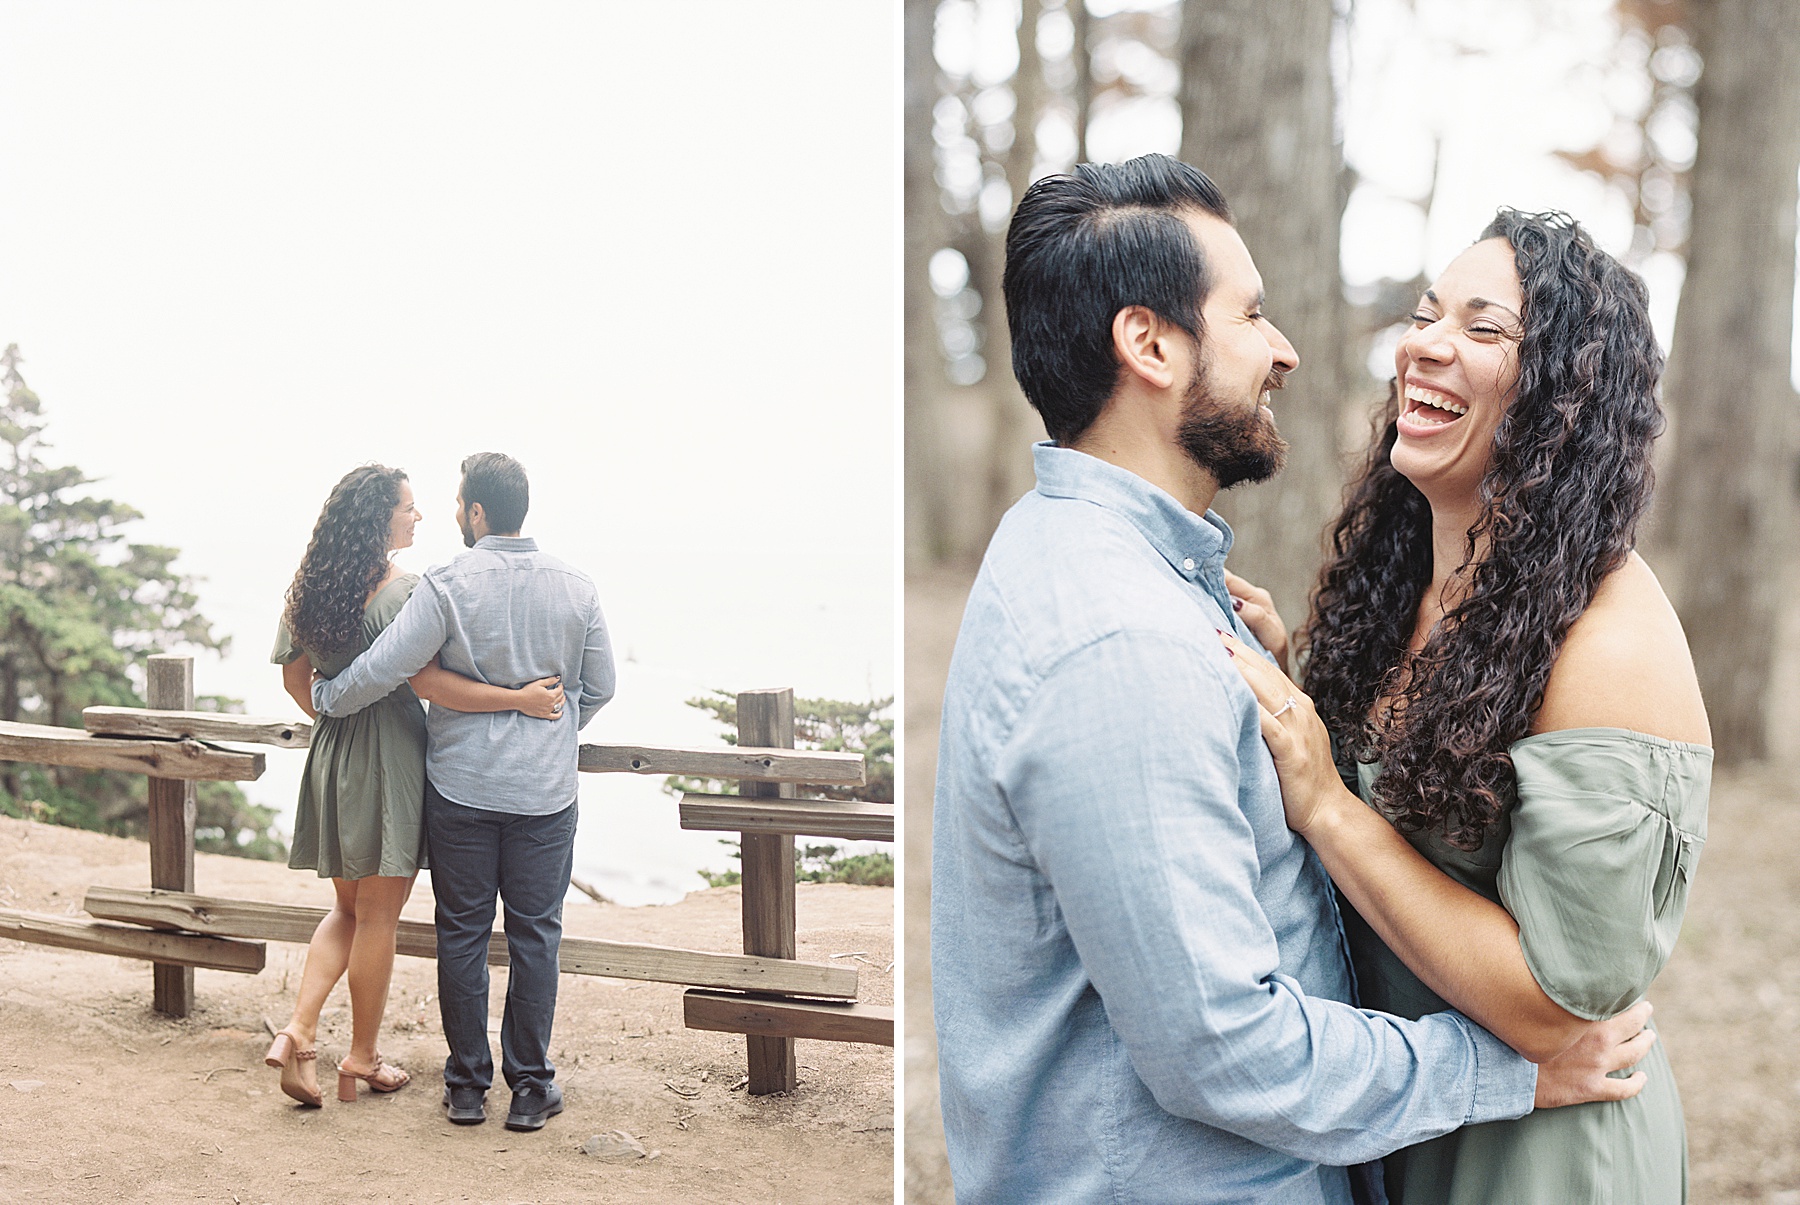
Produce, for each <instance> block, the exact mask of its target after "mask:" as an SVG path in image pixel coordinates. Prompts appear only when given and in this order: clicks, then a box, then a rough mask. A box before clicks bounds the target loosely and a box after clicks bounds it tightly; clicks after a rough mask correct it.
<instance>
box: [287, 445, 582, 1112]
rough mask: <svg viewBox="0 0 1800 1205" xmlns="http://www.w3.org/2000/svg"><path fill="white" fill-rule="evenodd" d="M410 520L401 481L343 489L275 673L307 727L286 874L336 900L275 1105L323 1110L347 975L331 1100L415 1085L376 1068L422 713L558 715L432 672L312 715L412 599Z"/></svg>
mask: <svg viewBox="0 0 1800 1205" xmlns="http://www.w3.org/2000/svg"><path fill="white" fill-rule="evenodd" d="M419 519H420V514H419V511H418V508H417V507H416V506H414V504H413V494H412V486H411V485H410V484H409V483H408V482H407V479H406V474H405V473H402V472H400V471H399V470H398V469H390V468H384V467H382V466H380V465H364V466H363V467H361V468H358V469H353V470H351V471H350V472H349V473H348V474H346V475H345V476H344V478H343V480H341V481H339V482H338V483H337V485H336V487H335V488H333V490H332V491H331V497H330V498H328V499H327V500H326V502H325V508H324V509H323V510H322V511H321V512H320V513H319V521H318V523H317V525H316V526H315V527H314V528H313V535H312V542H311V543H310V544H309V545H308V546H307V549H306V555H305V557H304V558H302V560H301V562H300V569H299V572H298V573H296V574H295V575H294V583H293V585H292V587H290V588H289V590H288V598H287V607H286V609H285V611H284V612H283V614H282V622H281V630H280V633H279V634H278V636H277V637H276V642H275V652H274V655H273V657H272V658H271V660H273V661H274V662H275V663H276V664H278V665H280V666H281V667H282V683H283V685H284V686H285V687H286V688H287V692H288V694H289V695H291V696H293V699H294V702H295V703H297V704H299V705H300V708H301V710H303V711H305V712H306V714H307V715H308V716H311V717H313V734H312V744H311V747H310V748H309V749H308V751H307V757H306V769H305V772H304V774H303V775H302V777H301V781H300V800H299V805H298V807H297V809H296V811H295V816H294V842H293V846H292V852H291V854H290V856H289V859H288V865H289V866H292V867H294V868H295V869H307V870H314V871H316V872H317V873H318V874H319V876H320V877H321V878H330V879H331V881H332V886H333V888H334V890H335V893H336V900H335V905H334V907H333V908H332V909H331V911H330V912H329V913H327V914H326V916H325V919H324V920H322V921H320V922H319V927H318V929H317V930H316V931H315V932H314V933H313V938H312V944H311V945H310V946H309V947H308V948H307V952H306V969H305V970H304V972H303V973H302V974H301V977H300V991H299V994H298V997H297V998H296V1000H295V1002H294V1014H293V1019H292V1020H290V1021H289V1022H288V1024H287V1026H286V1028H284V1029H282V1030H281V1031H280V1032H279V1033H277V1034H276V1035H275V1040H274V1042H273V1043H272V1044H271V1045H270V1046H269V1053H268V1055H267V1057H266V1059H265V1061H266V1062H267V1063H268V1064H269V1065H270V1066H271V1067H279V1068H281V1089H282V1091H283V1092H285V1093H287V1094H288V1095H289V1096H291V1097H293V1098H294V1099H295V1100H297V1101H300V1102H301V1103H302V1104H307V1105H319V1104H322V1103H324V1098H323V1096H322V1095H321V1094H320V1092H319V1087H318V1079H317V1070H316V1068H317V1049H316V1045H315V1042H316V1035H317V1030H318V1024H319V1010H320V1009H321V1008H323V1007H324V1004H325V998H326V996H327V995H329V994H330V992H331V989H332V988H333V987H335V986H336V985H337V981H338V980H339V979H340V978H341V977H343V975H344V974H345V972H346V971H348V973H349V977H350V1011H351V1039H350V1050H349V1052H348V1053H346V1054H345V1055H344V1057H343V1058H342V1059H341V1060H340V1061H339V1063H338V1098H339V1099H340V1100H354V1099H355V1097H356V1085H357V1083H358V1082H359V1081H360V1082H364V1083H367V1084H368V1085H369V1086H370V1087H371V1088H372V1089H374V1090H375V1091H378V1092H392V1091H394V1090H395V1089H397V1088H400V1087H403V1086H404V1085H405V1084H406V1082H407V1080H408V1078H409V1077H408V1075H407V1073H406V1072H405V1071H403V1070H401V1069H400V1068H398V1067H395V1066H393V1065H391V1064H388V1063H385V1062H383V1061H382V1058H381V1055H380V1054H379V1053H378V1052H377V1050H376V1036H377V1034H378V1033H379V1032H380V1029H381V1018H382V1014H383V1013H384V1012H385V1011H386V1009H387V994H388V983H389V980H390V978H391V976H392V974H393V968H394V936H395V932H396V929H397V927H398V924H399V920H400V909H401V908H402V907H403V906H404V905H405V903H406V899H407V896H408V895H410V894H411V892H412V885H413V878H414V876H415V875H416V874H417V873H418V871H419V869H420V868H421V867H423V866H424V865H425V840H424V837H425V833H424V805H425V712H424V708H423V707H421V706H420V703H419V700H420V699H425V700H428V701H429V702H430V703H431V704H432V706H434V707H451V708H454V709H455V710H457V711H522V712H525V713H527V714H529V715H534V716H537V717H539V718H540V719H553V718H556V717H557V716H559V715H560V714H561V710H562V687H561V684H560V683H559V682H558V681H557V680H556V679H554V678H545V679H542V680H540V681H537V682H533V683H530V684H529V685H526V686H523V687H520V688H519V689H517V690H508V689H505V688H503V687H498V686H490V685H487V684H486V683H482V682H475V681H472V680H471V679H468V678H464V677H462V676H461V675H458V674H453V673H451V672H449V671H448V670H445V669H443V668H441V667H440V666H437V665H435V664H433V665H430V666H427V667H426V668H425V669H424V670H421V671H420V672H419V673H418V674H416V675H414V677H413V678H412V680H411V684H410V685H402V686H401V687H400V688H399V689H398V690H395V691H394V692H393V693H392V694H390V695H388V697H387V698H385V699H382V700H380V701H379V702H377V703H375V704H373V705H371V706H369V707H367V708H364V709H363V710H362V711H359V712H357V713H356V714H355V715H349V716H342V717H334V716H321V715H318V714H317V713H316V712H314V710H313V706H312V679H313V674H314V672H315V671H316V672H318V673H320V674H323V675H325V676H326V677H334V676H336V675H337V674H338V673H340V672H342V671H343V670H344V669H345V668H346V667H347V666H348V665H349V664H350V663H351V662H352V661H354V660H355V659H356V657H357V655H358V654H359V653H362V652H363V651H364V650H366V649H367V648H368V647H369V645H370V644H371V643H373V642H374V640H375V637H376V636H378V635H379V634H380V633H381V631H382V629H383V628H385V627H387V625H388V624H389V623H391V622H392V621H393V619H394V616H396V615H397V614H399V612H400V608H401V606H402V605H403V604H404V603H405V602H406V600H407V598H408V597H409V596H410V595H411V594H412V589H413V586H414V585H415V584H417V582H418V580H419V579H418V577H417V576H416V575H414V574H410V573H402V572H401V571H400V569H399V567H398V566H396V565H394V564H393V563H392V561H391V560H390V556H391V554H392V553H394V552H397V551H399V550H400V549H402V548H408V547H411V545H412V542H413V528H414V527H415V526H416V525H417V524H418V522H419Z"/></svg>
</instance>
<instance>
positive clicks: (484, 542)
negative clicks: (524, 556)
mask: <svg viewBox="0 0 1800 1205" xmlns="http://www.w3.org/2000/svg"><path fill="white" fill-rule="evenodd" d="M475 547H477V548H489V549H492V550H493V551H495V552H536V551H537V541H536V540H534V539H532V538H531V537H530V536H482V537H481V538H480V539H479V540H476V541H475Z"/></svg>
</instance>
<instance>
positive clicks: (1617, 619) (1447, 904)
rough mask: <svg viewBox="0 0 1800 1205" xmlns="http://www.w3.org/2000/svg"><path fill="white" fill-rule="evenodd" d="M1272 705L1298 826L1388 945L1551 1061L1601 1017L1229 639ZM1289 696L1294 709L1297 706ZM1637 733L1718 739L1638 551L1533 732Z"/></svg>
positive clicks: (1587, 617) (1505, 1034)
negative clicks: (1369, 796) (1374, 800)
mask: <svg viewBox="0 0 1800 1205" xmlns="http://www.w3.org/2000/svg"><path fill="white" fill-rule="evenodd" d="M1221 636H1222V638H1223V639H1224V640H1225V641H1226V647H1227V649H1228V651H1230V652H1232V654H1233V657H1234V663H1235V664H1236V665H1237V666H1238V668H1239V670H1240V672H1241V673H1242V674H1243V676H1244V678H1245V680H1246V681H1247V682H1249V684H1250V686H1251V689H1252V690H1254V691H1255V692H1256V696H1257V700H1258V702H1259V703H1260V704H1261V705H1262V712H1263V714H1262V730H1263V737H1264V739H1265V741H1266V742H1267V743H1268V745H1269V750H1270V753H1271V754H1272V755H1273V756H1274V758H1275V763H1276V768H1277V770H1278V771H1279V773H1280V776H1281V784H1282V802H1283V806H1284V807H1285V808H1286V809H1287V813H1288V825H1289V827H1291V828H1293V829H1294V830H1295V831H1296V832H1298V833H1300V834H1301V835H1302V836H1303V837H1305V838H1306V840H1307V842H1308V843H1309V844H1310V845H1312V847H1313V848H1314V850H1316V851H1317V853H1318V855H1319V860H1320V861H1321V862H1322V863H1323V864H1324V866H1325V869H1326V871H1327V872H1328V873H1329V874H1330V875H1331V877H1332V880H1333V881H1334V882H1335V883H1336V884H1337V886H1338V888H1339V889H1340V890H1341V891H1343V893H1344V895H1345V897H1346V898H1347V899H1349V901H1350V902H1351V903H1352V904H1353V905H1354V906H1355V907H1356V910H1357V911H1358V912H1360V913H1361V914H1362V915H1363V917H1364V919H1366V920H1367V921H1368V922H1369V924H1370V926H1371V927H1373V928H1374V930H1375V931H1376V933H1377V934H1378V935H1379V936H1380V937H1381V939H1382V940H1383V941H1384V942H1386V943H1387V945H1388V947H1389V948H1390V949H1392V950H1393V951H1394V953H1395V954H1397V955H1398V956H1399V957H1400V959H1401V961H1402V962H1404V963H1406V965H1407V966H1408V967H1410V968H1411V969H1412V970H1413V972H1414V973H1415V974H1417V975H1418V976H1419V978H1420V980H1421V981H1423V982H1424V983H1425V985H1426V986H1428V987H1430V988H1431V989H1432V990H1433V991H1435V992H1436V993H1437V994H1438V995H1439V996H1442V997H1443V998H1444V999H1445V1000H1447V1001H1449V1002H1450V1004H1452V1005H1453V1006H1454V1007H1456V1008H1457V1009H1459V1010H1460V1011H1461V1012H1463V1013H1464V1014H1465V1015H1467V1016H1469V1017H1471V1018H1473V1019H1474V1020H1475V1021H1477V1022H1479V1023H1480V1024H1481V1025H1483V1026H1484V1027H1485V1028H1487V1029H1488V1030H1489V1031H1490V1032H1492V1033H1493V1034H1494V1035H1495V1036H1497V1037H1499V1038H1500V1039H1501V1040H1502V1041H1504V1042H1505V1043H1506V1044H1507V1045H1509V1046H1511V1047H1512V1048H1513V1049H1514V1050H1517V1051H1518V1052H1519V1053H1521V1054H1523V1055H1524V1056H1525V1057H1527V1058H1529V1059H1531V1060H1532V1061H1534V1062H1540V1063H1541V1062H1545V1061H1548V1060H1550V1059H1554V1058H1555V1057H1557V1055H1559V1054H1561V1053H1562V1052H1563V1051H1565V1050H1568V1049H1569V1048H1570V1047H1571V1046H1572V1045H1574V1043H1575V1042H1576V1041H1577V1040H1578V1039H1580V1038H1581V1037H1582V1035H1583V1034H1584V1033H1585V1032H1586V1031H1587V1030H1588V1028H1589V1026H1590V1022H1587V1021H1585V1020H1583V1019H1582V1018H1580V1017H1577V1016H1575V1015H1574V1014H1573V1013H1570V1012H1569V1011H1568V1010H1566V1009H1564V1008H1563V1007H1562V1006H1561V1005H1559V1004H1557V1003H1556V1002H1555V1001H1554V1000H1552V999H1551V998H1550V997H1549V996H1548V995H1547V994H1546V993H1545V991H1544V989H1543V987H1542V986H1541V985H1540V984H1539V983H1538V981H1537V979H1536V977H1535V976H1533V975H1532V973H1531V969H1530V967H1529V966H1528V965H1527V964H1526V962H1525V955H1524V951H1523V949H1522V948H1521V946H1520V944H1519V926H1518V923H1517V922H1516V921H1515V920H1514V919H1513V917H1512V915H1511V914H1510V913H1509V912H1507V911H1506V909H1505V908H1503V907H1501V906H1500V905H1499V904H1496V903H1493V902H1491V901H1489V900H1488V899H1486V898H1485V897H1483V896H1481V895H1478V894H1477V893H1475V892H1473V891H1471V890H1469V889H1468V888H1466V887H1463V886H1462V885H1461V884H1459V883H1457V882H1456V881H1455V880H1453V879H1451V878H1450V877H1449V876H1448V875H1445V874H1444V873H1443V872H1442V871H1440V870H1438V869H1437V867H1435V866H1433V865H1432V864H1431V863H1430V862H1429V861H1427V860H1426V859H1425V857H1424V856H1423V855H1421V854H1420V853H1419V852H1418V851H1417V850H1415V849H1414V848H1413V847H1412V846H1411V845H1410V844H1409V843H1408V842H1407V841H1406V839H1405V838H1404V837H1402V836H1401V835H1400V833H1399V832H1397V831H1396V830H1395V829H1394V827H1393V826H1392V825H1390V824H1389V823H1387V821H1385V820H1384V819H1382V818H1381V817H1380V816H1379V815H1377V814H1376V813H1375V812H1374V811H1373V810H1372V809H1370V808H1369V807H1367V806H1365V805H1364V804H1363V803H1362V801H1361V800H1360V799H1358V798H1357V797H1356V796H1355V795H1353V794H1351V793H1350V791H1349V790H1347V789H1346V788H1345V787H1344V784H1343V781H1342V779H1340V778H1339V777H1338V773H1337V767H1336V766H1335V765H1333V764H1332V760H1331V751H1330V738H1329V736H1327V734H1326V732H1325V726H1324V724H1323V723H1322V722H1321V721H1320V720H1319V719H1318V716H1317V714H1316V713H1315V712H1314V710H1313V706H1312V702H1311V700H1310V699H1308V698H1307V697H1306V696H1305V695H1304V694H1303V693H1301V691H1300V689H1299V688H1298V687H1296V686H1294V685H1293V683H1292V682H1290V681H1289V680H1288V678H1287V677H1286V675H1285V674H1282V673H1281V672H1279V671H1278V670H1276V669H1275V668H1274V667H1272V666H1270V665H1269V664H1268V662H1266V661H1264V660H1263V659H1262V658H1260V657H1257V656H1256V655H1255V654H1254V653H1252V652H1251V651H1250V650H1249V649H1248V648H1246V647H1245V646H1244V645H1242V644H1241V643H1238V642H1237V641H1235V640H1233V639H1232V638H1231V637H1230V636H1228V635H1225V634H1223V633H1221ZM1289 699H1293V700H1295V705H1294V706H1293V707H1291V708H1287V709H1286V711H1285V712H1284V713H1283V715H1282V716H1281V717H1280V718H1276V716H1275V715H1274V713H1275V712H1276V711H1278V710H1282V709H1283V707H1284V705H1285V704H1286V703H1287V701H1288V700H1289ZM1586 727H1609V728H1628V729H1631V730H1634V731H1639V732H1648V733H1651V734H1652V735H1656V736H1663V737H1667V738H1668V739H1671V740H1678V741H1689V742H1700V743H1703V742H1705V741H1706V739H1707V731H1706V719H1705V711H1704V708H1703V707H1701V706H1700V697H1699V688H1698V686H1697V684H1695V682H1694V678H1693V670H1692V667H1691V662H1690V661H1689V660H1688V657H1687V646H1686V642H1685V640H1684V639H1683V638H1682V635H1681V631H1680V626H1679V624H1678V623H1676V622H1675V619H1674V612H1673V611H1672V610H1671V609H1670V608H1669V606H1668V603H1667V601H1666V600H1665V599H1664V598H1663V596H1662V592H1661V590H1660V588H1659V587H1657V585H1656V582H1655V578H1654V577H1653V576H1651V575H1650V572H1649V569H1648V567H1646V566H1644V564H1643V562H1642V561H1641V560H1638V559H1637V558H1636V557H1635V556H1633V557H1632V558H1631V560H1630V561H1629V562H1628V563H1627V564H1626V565H1625V566H1623V567H1622V568H1621V569H1620V570H1619V571H1617V572H1615V573H1614V574H1613V575H1612V576H1611V577H1609V578H1608V579H1607V581H1606V582H1605V583H1604V584H1603V585H1602V588H1601V590H1600V591H1598V592H1597V593H1596V596H1595V599H1594V602H1593V604H1592V605H1591V606H1590V608H1589V610H1588V612H1587V613H1586V614H1584V615H1583V616H1582V618H1581V619H1580V620H1579V621H1577V623H1576V624H1575V626H1574V627H1573V628H1572V629H1571V630H1570V632H1569V635H1568V638H1567V639H1566V640H1565V642H1564V645H1563V650H1562V653H1561V655H1559V657H1558V658H1557V663H1556V666H1555V668H1554V669H1553V670H1552V673H1551V678H1550V682H1549V684H1548V686H1547V688H1546V691H1545V698H1544V704H1543V706H1542V707H1540V709H1539V711H1538V714H1537V716H1536V717H1535V722H1534V724H1533V731H1534V732H1550V731H1561V730H1565V729H1571V728H1586Z"/></svg>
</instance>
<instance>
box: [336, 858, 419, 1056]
mask: <svg viewBox="0 0 1800 1205" xmlns="http://www.w3.org/2000/svg"><path fill="white" fill-rule="evenodd" d="M414 877H415V876H412V875H407V876H406V877H404V878H401V877H398V876H387V875H382V876H378V877H375V878H367V879H361V880H359V881H358V883H357V891H356V919H355V940H354V941H353V942H352V944H351V946H350V1016H351V1038H350V1053H349V1054H348V1055H346V1056H345V1057H344V1058H343V1059H342V1060H340V1061H341V1062H342V1063H344V1064H346V1065H347V1068H346V1069H348V1070H355V1071H360V1072H373V1071H375V1070H376V1067H377V1063H376V1061H375V1051H376V1048H377V1044H378V1041H377V1040H378V1039H379V1038H380V1036H381V1019H382V1015H383V1014H384V1013H386V1012H387V1001H388V985H389V983H390V982H392V980H393V976H394V933H395V930H396V929H397V928H398V926H399V924H400V910H401V909H402V908H403V907H405V906H406V900H407V897H408V896H410V895H411V894H412V888H413V878H414Z"/></svg>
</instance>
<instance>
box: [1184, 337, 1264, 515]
mask: <svg viewBox="0 0 1800 1205" xmlns="http://www.w3.org/2000/svg"><path fill="white" fill-rule="evenodd" d="M1286 378H1287V374H1286V373H1285V372H1282V371H1281V370H1280V369H1279V368H1274V369H1270V370H1269V376H1268V379H1267V380H1265V381H1264V382H1263V389H1269V390H1275V389H1280V388H1281V387H1282V386H1283V384H1285V383H1286ZM1259 399H1260V391H1259ZM1175 438H1176V439H1177V440H1178V441H1179V442H1180V444H1181V450H1182V451H1184V452H1186V453H1187V454H1188V456H1190V457H1191V458H1192V459H1193V461H1194V463H1195V464H1197V465H1199V466H1200V467H1201V468H1203V469H1205V470H1206V471H1207V472H1208V473H1211V474H1212V476H1213V480H1215V481H1217V482H1218V483H1219V488H1220V489H1222V490H1228V489H1230V488H1231V487H1232V486H1234V485H1241V484H1242V483H1243V482H1246V481H1251V482H1256V481H1267V480H1268V479H1269V478H1270V477H1273V476H1274V475H1275V474H1276V473H1278V472H1280V471H1281V466H1282V465H1283V464H1284V463H1285V462H1286V461H1287V448H1288V446H1287V440H1285V439H1283V438H1281V433H1280V432H1279V431H1277V430H1275V424H1274V422H1273V421H1271V420H1270V419H1269V418H1268V416H1266V415H1265V414H1263V410H1262V406H1261V405H1260V404H1258V405H1253V406H1251V407H1250V408H1249V409H1247V410H1246V409H1245V408H1244V405H1243V403H1242V402H1241V401H1234V400H1222V399H1220V398H1219V396H1218V395H1217V393H1216V392H1215V391H1214V390H1213V388H1212V384H1211V381H1210V380H1209V379H1208V373H1207V365H1205V364H1201V365H1199V366H1198V367H1196V368H1195V370H1194V379H1193V380H1192V381H1190V382H1188V390H1187V396H1186V397H1184V398H1183V399H1182V402H1181V427H1180V428H1179V429H1178V430H1177V431H1176V433H1175Z"/></svg>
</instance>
